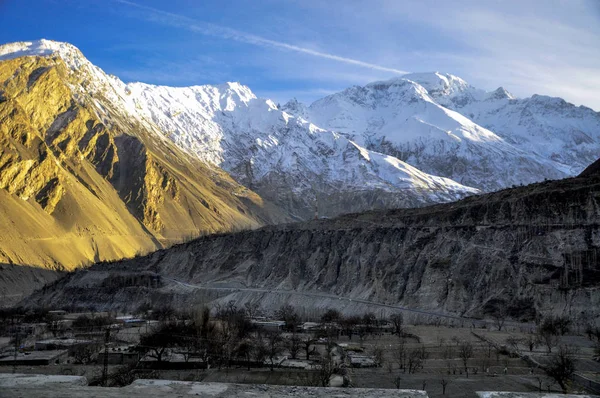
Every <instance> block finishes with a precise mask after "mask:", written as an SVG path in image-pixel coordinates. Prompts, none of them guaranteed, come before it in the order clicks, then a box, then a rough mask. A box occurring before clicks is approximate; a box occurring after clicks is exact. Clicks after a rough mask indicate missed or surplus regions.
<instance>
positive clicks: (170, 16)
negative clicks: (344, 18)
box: [113, 0, 409, 75]
mask: <svg viewBox="0 0 600 398" xmlns="http://www.w3.org/2000/svg"><path fill="white" fill-rule="evenodd" d="M113 1H115V2H117V3H120V4H124V5H127V6H130V7H135V8H138V9H141V10H145V11H147V12H150V13H152V14H154V16H159V17H161V18H152V19H150V20H151V21H154V22H160V23H163V24H167V25H170V26H174V27H179V28H183V29H187V30H189V31H192V32H196V33H199V34H202V35H207V36H215V37H220V38H223V39H228V40H235V41H238V42H242V43H248V44H252V45H257V46H262V47H269V48H277V49H280V50H286V51H294V52H298V53H302V54H307V55H310V56H314V57H319V58H323V59H328V60H332V61H336V62H341V63H344V64H348V65H355V66H360V67H363V68H368V69H373V70H377V71H381V72H388V73H394V74H398V75H404V74H407V73H409V72H407V71H404V70H401V69H396V68H390V67H386V66H383V65H378V64H373V63H369V62H364V61H361V60H357V59H353V58H348V57H342V56H339V55H336V54H331V53H327V52H322V51H316V50H313V49H310V48H306V47H301V46H297V45H294V44H290V43H285V42H281V41H277V40H271V39H267V38H265V37H261V36H257V35H253V34H250V33H246V32H241V31H238V30H236V29H232V28H229V27H225V26H219V25H215V24H211V23H207V22H201V21H196V20H194V19H192V18H189V17H186V16H183V15H179V14H175V13H171V12H168V11H163V10H159V9H157V8H154V7H149V6H145V5H142V4H138V3H135V2H132V1H128V0H113Z"/></svg>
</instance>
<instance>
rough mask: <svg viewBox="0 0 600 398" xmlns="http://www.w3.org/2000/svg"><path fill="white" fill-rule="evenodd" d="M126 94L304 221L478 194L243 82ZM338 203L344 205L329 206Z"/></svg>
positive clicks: (134, 89)
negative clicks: (290, 109)
mask: <svg viewBox="0 0 600 398" xmlns="http://www.w3.org/2000/svg"><path fill="white" fill-rule="evenodd" d="M127 90H128V91H129V93H130V99H131V100H132V101H133V103H134V105H135V108H136V109H137V110H138V111H139V112H140V113H141V114H142V115H143V117H144V118H147V119H151V120H152V121H153V122H154V123H156V125H158V126H159V128H160V129H161V131H163V132H164V133H165V134H166V135H167V136H168V137H169V138H170V139H171V140H173V141H174V142H175V143H177V144H178V145H179V146H180V147H181V148H186V149H187V150H188V151H191V152H193V153H194V154H195V155H196V156H198V157H199V158H200V159H202V160H204V161H205V162H207V163H212V164H214V165H216V166H218V167H221V168H223V169H224V170H226V171H228V172H229V173H231V175H232V176H233V177H234V178H235V179H236V180H237V181H238V182H240V183H242V184H244V185H246V186H248V187H250V188H252V189H254V190H256V191H257V192H259V193H260V194H261V196H263V197H265V198H267V199H269V200H272V201H275V202H276V203H279V204H280V205H281V206H284V207H285V208H287V209H288V210H289V211H291V212H292V213H294V214H295V215H298V216H299V217H307V216H308V214H307V212H308V211H309V212H310V214H311V215H312V214H313V212H314V206H315V205H317V206H318V207H320V211H321V213H322V214H323V213H324V214H328V215H330V214H337V213H341V212H344V210H345V211H349V210H350V211H358V210H364V209H368V208H371V207H381V206H391V205H393V206H414V205H419V204H423V203H434V202H439V201H447V200H452V199H455V198H458V197H461V196H463V195H465V194H470V193H475V192H476V190H474V189H471V188H468V187H465V186H462V185H460V184H457V183H456V182H454V181H451V180H449V179H445V178H440V177H435V176H431V175H428V174H426V173H423V172H421V171H419V170H418V169H416V168H414V167H412V166H410V165H409V164H407V163H405V162H402V161H400V160H398V159H397V158H394V157H392V156H388V155H382V154H380V153H377V152H373V151H369V150H367V149H365V148H364V147H361V146H360V145H358V144H356V143H355V142H353V141H351V140H348V139H347V138H346V137H344V136H342V135H340V134H337V133H334V132H331V131H328V130H324V129H321V128H319V127H317V126H315V125H314V124H312V123H309V122H307V121H306V120H304V119H303V118H302V117H294V116H292V115H290V114H288V113H287V112H284V111H281V110H279V109H277V106H276V105H275V104H274V103H273V102H272V101H271V100H265V99H260V98H257V97H256V96H255V95H254V94H253V93H252V91H250V89H249V88H248V87H245V86H243V85H240V84H239V83H227V84H223V85H219V86H194V87H185V88H174V87H161V86H151V85H147V84H142V83H133V84H129V85H127ZM375 192H379V198H377V195H374V193H375ZM384 197H387V198H386V199H384ZM350 198H352V199H350ZM336 200H337V201H340V203H339V204H333V203H331V202H332V201H336ZM315 201H316V203H315ZM319 201H321V202H329V203H327V204H326V203H319ZM352 202H353V203H354V204H355V205H354V206H353V205H352ZM342 203H343V206H341V204H342Z"/></svg>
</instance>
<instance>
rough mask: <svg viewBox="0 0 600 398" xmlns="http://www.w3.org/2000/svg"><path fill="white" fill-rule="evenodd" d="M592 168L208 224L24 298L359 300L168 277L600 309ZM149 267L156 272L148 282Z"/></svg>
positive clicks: (446, 302) (272, 303)
mask: <svg viewBox="0 0 600 398" xmlns="http://www.w3.org/2000/svg"><path fill="white" fill-rule="evenodd" d="M599 222H600V175H597V174H592V175H589V176H584V177H577V178H570V179H565V180H559V181H547V182H543V183H539V184H533V185H530V186H526V187H520V188H515V189H507V190H503V191H499V192H495V193H491V194H487V195H480V196H476V197H470V198H467V199H464V200H462V201H459V202H455V203H450V204H442V205H436V206H431V207H427V208H419V209H404V210H402V209H399V210H392V211H376V212H367V213H361V214H354V215H347V216H343V217H339V218H337V219H333V220H315V221H311V222H305V223H298V224H288V225H281V226H272V227H265V228H262V229H259V230H254V231H247V232H240V233H235V234H224V235H219V236H208V237H204V238H200V239H197V240H194V241H192V242H189V243H185V244H182V245H178V246H176V247H173V248H171V249H168V250H160V251H158V252H155V253H153V254H150V255H148V256H145V257H139V258H136V259H134V260H130V261H120V262H113V263H104V264H97V265H95V266H93V267H92V268H91V269H90V270H88V271H81V272H77V273H75V274H71V275H69V276H68V277H66V278H64V279H62V280H60V281H59V282H57V283H56V284H54V285H53V286H51V287H47V288H46V289H45V290H44V291H42V292H38V293H37V294H35V295H34V296H33V297H32V299H31V302H32V303H40V304H42V303H46V304H52V305H65V304H71V303H77V304H84V305H95V306H97V307H102V308H104V307H118V308H135V307H136V306H138V305H140V304H141V303H144V302H153V303H154V304H157V303H168V302H172V303H173V304H174V305H176V306H182V305H186V306H188V307H189V305H191V304H194V303H199V302H203V301H206V300H211V299H215V298H216V297H217V296H219V295H220V296H223V295H226V296H225V297H219V300H221V301H223V300H229V299H239V300H241V301H245V300H251V299H256V300H261V301H262V303H263V304H264V305H265V306H266V307H270V308H273V307H277V306H279V305H281V303H282V302H285V301H289V302H291V303H292V304H294V305H305V306H311V305H316V306H339V307H342V308H343V309H345V310H346V311H352V310H353V309H357V308H358V307H357V305H355V304H356V303H352V302H348V301H343V300H331V299H326V300H325V299H323V298H322V297H318V296H315V297H314V298H310V297H308V296H301V297H300V296H294V295H275V294H265V293H260V292H255V293H252V292H247V291H243V290H240V291H238V292H236V291H227V292H220V293H219V294H216V293H214V292H213V293H211V294H212V295H211V294H208V293H206V292H204V293H203V292H202V290H200V289H192V288H189V287H186V286H184V285H181V284H178V283H176V282H173V280H176V281H181V282H185V283H188V284H192V285H199V286H207V287H215V286H225V287H233V288H235V287H239V288H243V287H255V288H266V289H277V290H284V291H298V292H309V293H310V292H314V293H327V294H334V295H340V296H346V297H351V298H356V299H364V300H371V301H377V302H381V303H387V304H394V305H401V306H405V307H410V308H419V309H424V310H428V311H435V312H440V313H448V314H459V315H464V316H474V317H479V316H488V315H490V314H492V313H493V312H494V311H496V310H497V309H499V308H502V309H506V310H507V311H508V313H509V315H510V317H512V318H513V319H523V320H531V319H533V318H534V317H535V316H536V315H537V314H539V313H548V312H559V313H567V314H569V315H570V316H571V317H573V318H574V319H576V320H577V319H586V318H589V319H592V318H596V317H598V315H599V312H600V290H599V286H600V257H599V254H600V253H599V251H598V249H599V248H600V231H599V230H598V225H599ZM142 272H144V273H146V275H160V276H161V278H159V283H158V284H151V283H149V282H148V280H149V279H148V278H140V277H139V276H140V275H141V273H142Z"/></svg>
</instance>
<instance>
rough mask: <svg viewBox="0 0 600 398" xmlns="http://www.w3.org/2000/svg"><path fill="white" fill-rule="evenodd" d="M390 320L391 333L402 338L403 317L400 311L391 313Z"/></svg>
mask: <svg viewBox="0 0 600 398" xmlns="http://www.w3.org/2000/svg"><path fill="white" fill-rule="evenodd" d="M390 321H391V322H392V325H393V327H394V332H393V333H394V334H396V335H398V337H400V338H402V335H403V334H404V333H403V332H404V331H403V325H404V317H403V316H402V313H400V312H398V313H397V314H392V316H391V317H390Z"/></svg>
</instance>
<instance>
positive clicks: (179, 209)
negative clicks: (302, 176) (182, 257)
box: [0, 56, 287, 272]
mask: <svg viewBox="0 0 600 398" xmlns="http://www.w3.org/2000/svg"><path fill="white" fill-rule="evenodd" d="M93 79H94V76H92V74H91V73H90V70H89V69H86V68H80V69H74V68H72V67H69V66H68V65H67V64H65V62H64V60H63V59H62V58H60V57H58V56H48V57H40V56H24V57H19V58H15V59H8V60H4V61H1V62H0V150H1V152H0V263H6V264H18V265H33V266H39V267H45V268H51V269H73V268H76V267H79V266H83V265H86V264H89V263H91V262H95V261H101V260H107V259H118V258H124V257H131V256H134V255H136V254H139V253H146V252H149V251H151V250H155V249H158V248H160V247H164V246H166V245H170V244H172V243H174V242H180V241H183V240H185V239H187V238H191V237H195V236H199V235H202V234H206V233H211V232H216V231H224V230H232V229H240V228H253V227H257V226H260V225H263V224H266V223H269V222H277V221H285V220H286V219H287V218H286V216H284V215H283V213H281V212H280V211H279V210H278V209H277V208H275V207H274V206H272V205H270V204H269V203H266V202H263V201H262V199H261V198H260V197H259V196H258V195H256V194H255V193H253V192H252V191H250V190H248V189H246V188H245V187H243V186H241V185H239V184H237V183H236V182H235V181H233V180H232V179H231V178H230V177H229V175H227V174H226V173H225V172H223V171H221V170H218V169H213V168H209V167H207V166H206V165H204V164H203V163H201V162H200V161H198V160H195V159H193V158H191V157H190V156H189V155H187V154H185V153H183V152H182V151H180V150H179V149H177V148H176V147H175V146H174V145H173V144H171V143H170V142H169V141H167V140H163V139H161V138H159V136H158V135H157V134H155V133H154V132H153V131H152V127H151V126H149V125H147V124H145V123H143V121H140V120H136V119H134V118H128V117H127V115H125V114H123V113H122V112H121V113H120V112H118V111H117V110H116V107H113V106H112V101H111V97H110V93H107V92H106V90H108V89H109V88H110V87H103V88H101V89H98V88H97V87H96V89H89V90H88V85H90V84H91V83H92V82H93ZM3 272H4V271H3Z"/></svg>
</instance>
